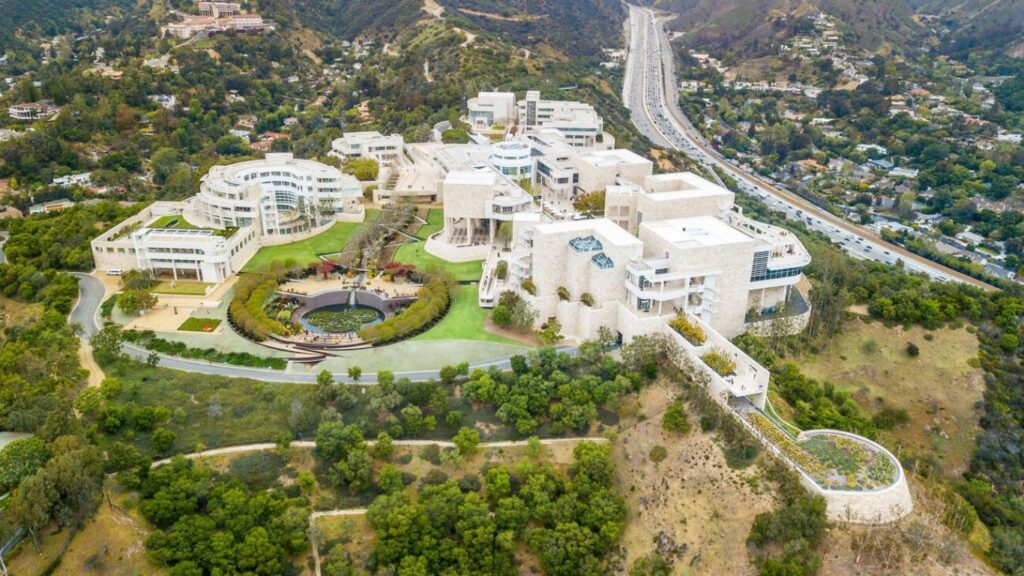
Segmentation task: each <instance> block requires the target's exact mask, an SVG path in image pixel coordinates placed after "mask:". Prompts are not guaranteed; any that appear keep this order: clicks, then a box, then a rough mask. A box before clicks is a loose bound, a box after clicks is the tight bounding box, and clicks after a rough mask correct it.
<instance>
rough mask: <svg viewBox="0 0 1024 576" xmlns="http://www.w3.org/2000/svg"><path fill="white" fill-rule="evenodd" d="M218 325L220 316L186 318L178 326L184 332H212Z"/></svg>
mask: <svg viewBox="0 0 1024 576" xmlns="http://www.w3.org/2000/svg"><path fill="white" fill-rule="evenodd" d="M217 326H220V318H188V319H186V320H185V321H184V322H182V323H181V326H178V330H184V331H186V332H212V331H213V330H215V329H216V328H217Z"/></svg>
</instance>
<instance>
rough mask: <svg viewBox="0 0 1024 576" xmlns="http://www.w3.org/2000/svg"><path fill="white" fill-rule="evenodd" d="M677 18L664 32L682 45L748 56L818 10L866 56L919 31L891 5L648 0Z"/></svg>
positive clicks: (880, 0) (884, 1) (878, 1)
mask: <svg viewBox="0 0 1024 576" xmlns="http://www.w3.org/2000/svg"><path fill="white" fill-rule="evenodd" d="M648 4H651V5H653V6H655V7H658V8H660V9H662V10H665V11H667V12H670V13H673V14H678V17H677V18H676V19H675V20H674V21H672V23H671V24H670V27H671V28H673V29H675V30H678V31H680V32H683V33H684V34H685V35H686V38H687V41H688V44H691V45H694V46H698V47H701V48H705V49H710V50H715V51H718V52H732V53H735V54H737V55H743V56H754V55H763V54H765V53H769V52H770V51H771V50H769V49H770V48H771V47H772V46H773V45H775V44H777V43H778V42H779V41H781V40H783V39H785V38H787V37H789V36H790V35H792V33H793V31H794V26H795V25H796V21H797V20H798V19H799V18H800V17H801V16H804V15H807V14H810V13H813V12H814V11H816V10H821V11H823V12H825V13H827V14H830V15H832V16H835V17H836V18H838V19H839V20H840V21H841V22H843V23H844V26H843V27H844V30H843V32H844V34H845V35H846V38H847V40H850V41H853V42H855V43H857V44H860V45H861V46H863V47H864V48H866V49H868V50H876V49H880V48H885V47H888V46H894V47H900V46H904V45H908V44H909V43H911V42H912V41H914V39H915V38H916V36H917V34H918V32H919V31H920V30H921V27H920V26H919V25H918V24H917V23H916V22H915V21H914V19H913V18H912V13H911V10H910V8H909V7H908V6H906V5H905V4H903V3H901V2H893V1H892V0H858V1H851V0H652V1H649V2H648Z"/></svg>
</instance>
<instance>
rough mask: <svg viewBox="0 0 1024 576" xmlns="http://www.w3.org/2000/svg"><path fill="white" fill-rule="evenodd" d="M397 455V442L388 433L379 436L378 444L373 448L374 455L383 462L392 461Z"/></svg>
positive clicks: (381, 433) (380, 433)
mask: <svg viewBox="0 0 1024 576" xmlns="http://www.w3.org/2000/svg"><path fill="white" fill-rule="evenodd" d="M394 453H395V442H394V440H392V439H391V436H390V435H389V434H388V433H387V432H383V431H381V432H379V433H378V434H377V443H376V444H374V446H373V455H374V457H376V458H379V459H381V460H385V461H386V460H390V459H391V456H392V455H393V454H394Z"/></svg>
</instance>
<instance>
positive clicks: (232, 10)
mask: <svg viewBox="0 0 1024 576" xmlns="http://www.w3.org/2000/svg"><path fill="white" fill-rule="evenodd" d="M196 8H198V9H199V15H200V16H212V17H214V18H220V17H222V16H231V15H232V14H238V13H239V12H241V11H242V5H241V4H239V3H238V2H196Z"/></svg>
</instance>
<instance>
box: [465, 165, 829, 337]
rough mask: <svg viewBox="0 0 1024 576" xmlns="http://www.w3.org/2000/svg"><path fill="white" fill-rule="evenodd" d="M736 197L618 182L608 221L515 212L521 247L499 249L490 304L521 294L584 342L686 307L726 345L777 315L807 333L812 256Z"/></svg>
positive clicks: (691, 178)
mask: <svg viewBox="0 0 1024 576" xmlns="http://www.w3.org/2000/svg"><path fill="white" fill-rule="evenodd" d="M733 198H734V196H733V194H732V193H731V192H729V191H728V190H725V189H723V188H720V187H718V186H716V185H714V184H712V183H710V182H707V181H705V180H703V179H701V178H700V177H699V176H696V175H693V174H668V175H656V176H648V177H647V178H646V179H645V182H644V186H643V187H640V186H637V185H622V186H614V187H611V188H610V189H609V194H608V197H607V200H606V216H607V217H606V218H600V219H595V220H577V221H572V220H569V221H560V222H542V221H541V217H540V215H537V214H529V215H516V216H514V228H513V239H514V244H513V247H512V250H511V251H510V252H503V253H497V254H492V258H491V260H489V262H488V266H487V268H488V270H487V271H485V275H484V278H483V279H482V281H481V285H482V286H484V287H485V288H486V289H485V290H482V291H481V304H482V305H488V304H493V302H494V301H495V299H496V297H497V295H498V294H500V292H501V291H503V290H506V289H511V290H515V291H517V292H519V293H520V294H522V295H523V297H524V298H526V299H527V301H528V302H530V304H531V305H533V307H534V308H535V309H536V310H537V312H538V317H539V320H540V321H543V320H545V319H547V318H550V317H554V318H557V319H558V320H559V321H560V322H561V324H562V327H563V333H564V334H565V335H566V336H568V337H570V338H579V339H584V338H592V337H594V336H596V334H597V329H598V328H599V327H601V326H607V327H609V328H612V329H613V330H616V331H618V332H619V333H620V334H621V335H622V336H623V337H624V338H625V339H626V340H629V339H630V338H632V337H633V336H635V335H636V334H642V333H647V332H649V331H650V329H651V327H652V326H657V325H658V324H659V323H661V324H663V323H664V322H665V321H666V320H667V319H668V318H670V317H674V316H675V315H676V314H677V313H679V312H683V313H686V314H690V315H692V316H693V317H695V318H698V319H700V320H701V321H703V322H706V323H707V324H708V325H709V326H711V327H712V328H713V329H714V330H716V331H718V332H719V333H721V334H722V335H723V336H724V337H725V338H732V337H734V336H736V335H738V334H740V333H742V332H744V331H746V330H748V329H755V330H756V329H760V326H761V324H762V323H763V322H766V321H770V320H771V319H773V318H775V317H776V316H783V317H785V318H793V319H794V320H793V322H794V324H793V326H791V327H790V328H789V329H788V331H798V330H799V329H802V327H803V326H802V322H805V321H806V315H807V313H808V312H809V307H808V304H807V301H806V300H805V299H804V297H803V295H802V294H801V293H800V292H799V290H797V289H796V285H797V284H798V283H799V282H800V280H801V279H802V271H803V268H804V266H806V265H807V264H809V263H810V255H809V254H808V252H807V251H806V250H805V249H804V247H803V245H802V244H801V243H800V241H799V240H798V239H797V238H796V237H795V236H794V235H793V234H791V233H789V232H788V231H786V230H783V229H780V228H776V227H774V226H770V225H767V224H763V223H760V222H756V221H754V220H751V219H749V218H747V217H745V216H744V215H743V214H742V211H741V209H740V208H738V207H737V206H735V205H734V204H733ZM497 259H502V260H506V261H507V267H508V270H509V274H508V276H507V278H506V279H505V280H504V281H494V280H493V279H491V278H488V273H489V272H490V271H491V270H492V268H493V267H494V266H495V264H496V260H497ZM527 279H529V280H530V282H527V283H526V286H527V287H528V288H531V289H532V293H531V290H530V289H527V288H524V281H525V280H527ZM531 284H532V286H531ZM559 288H564V290H559ZM559 292H562V294H561V295H559ZM566 292H567V293H568V295H569V298H568V299H567V300H566V299H565V298H564V296H565V293H566Z"/></svg>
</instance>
